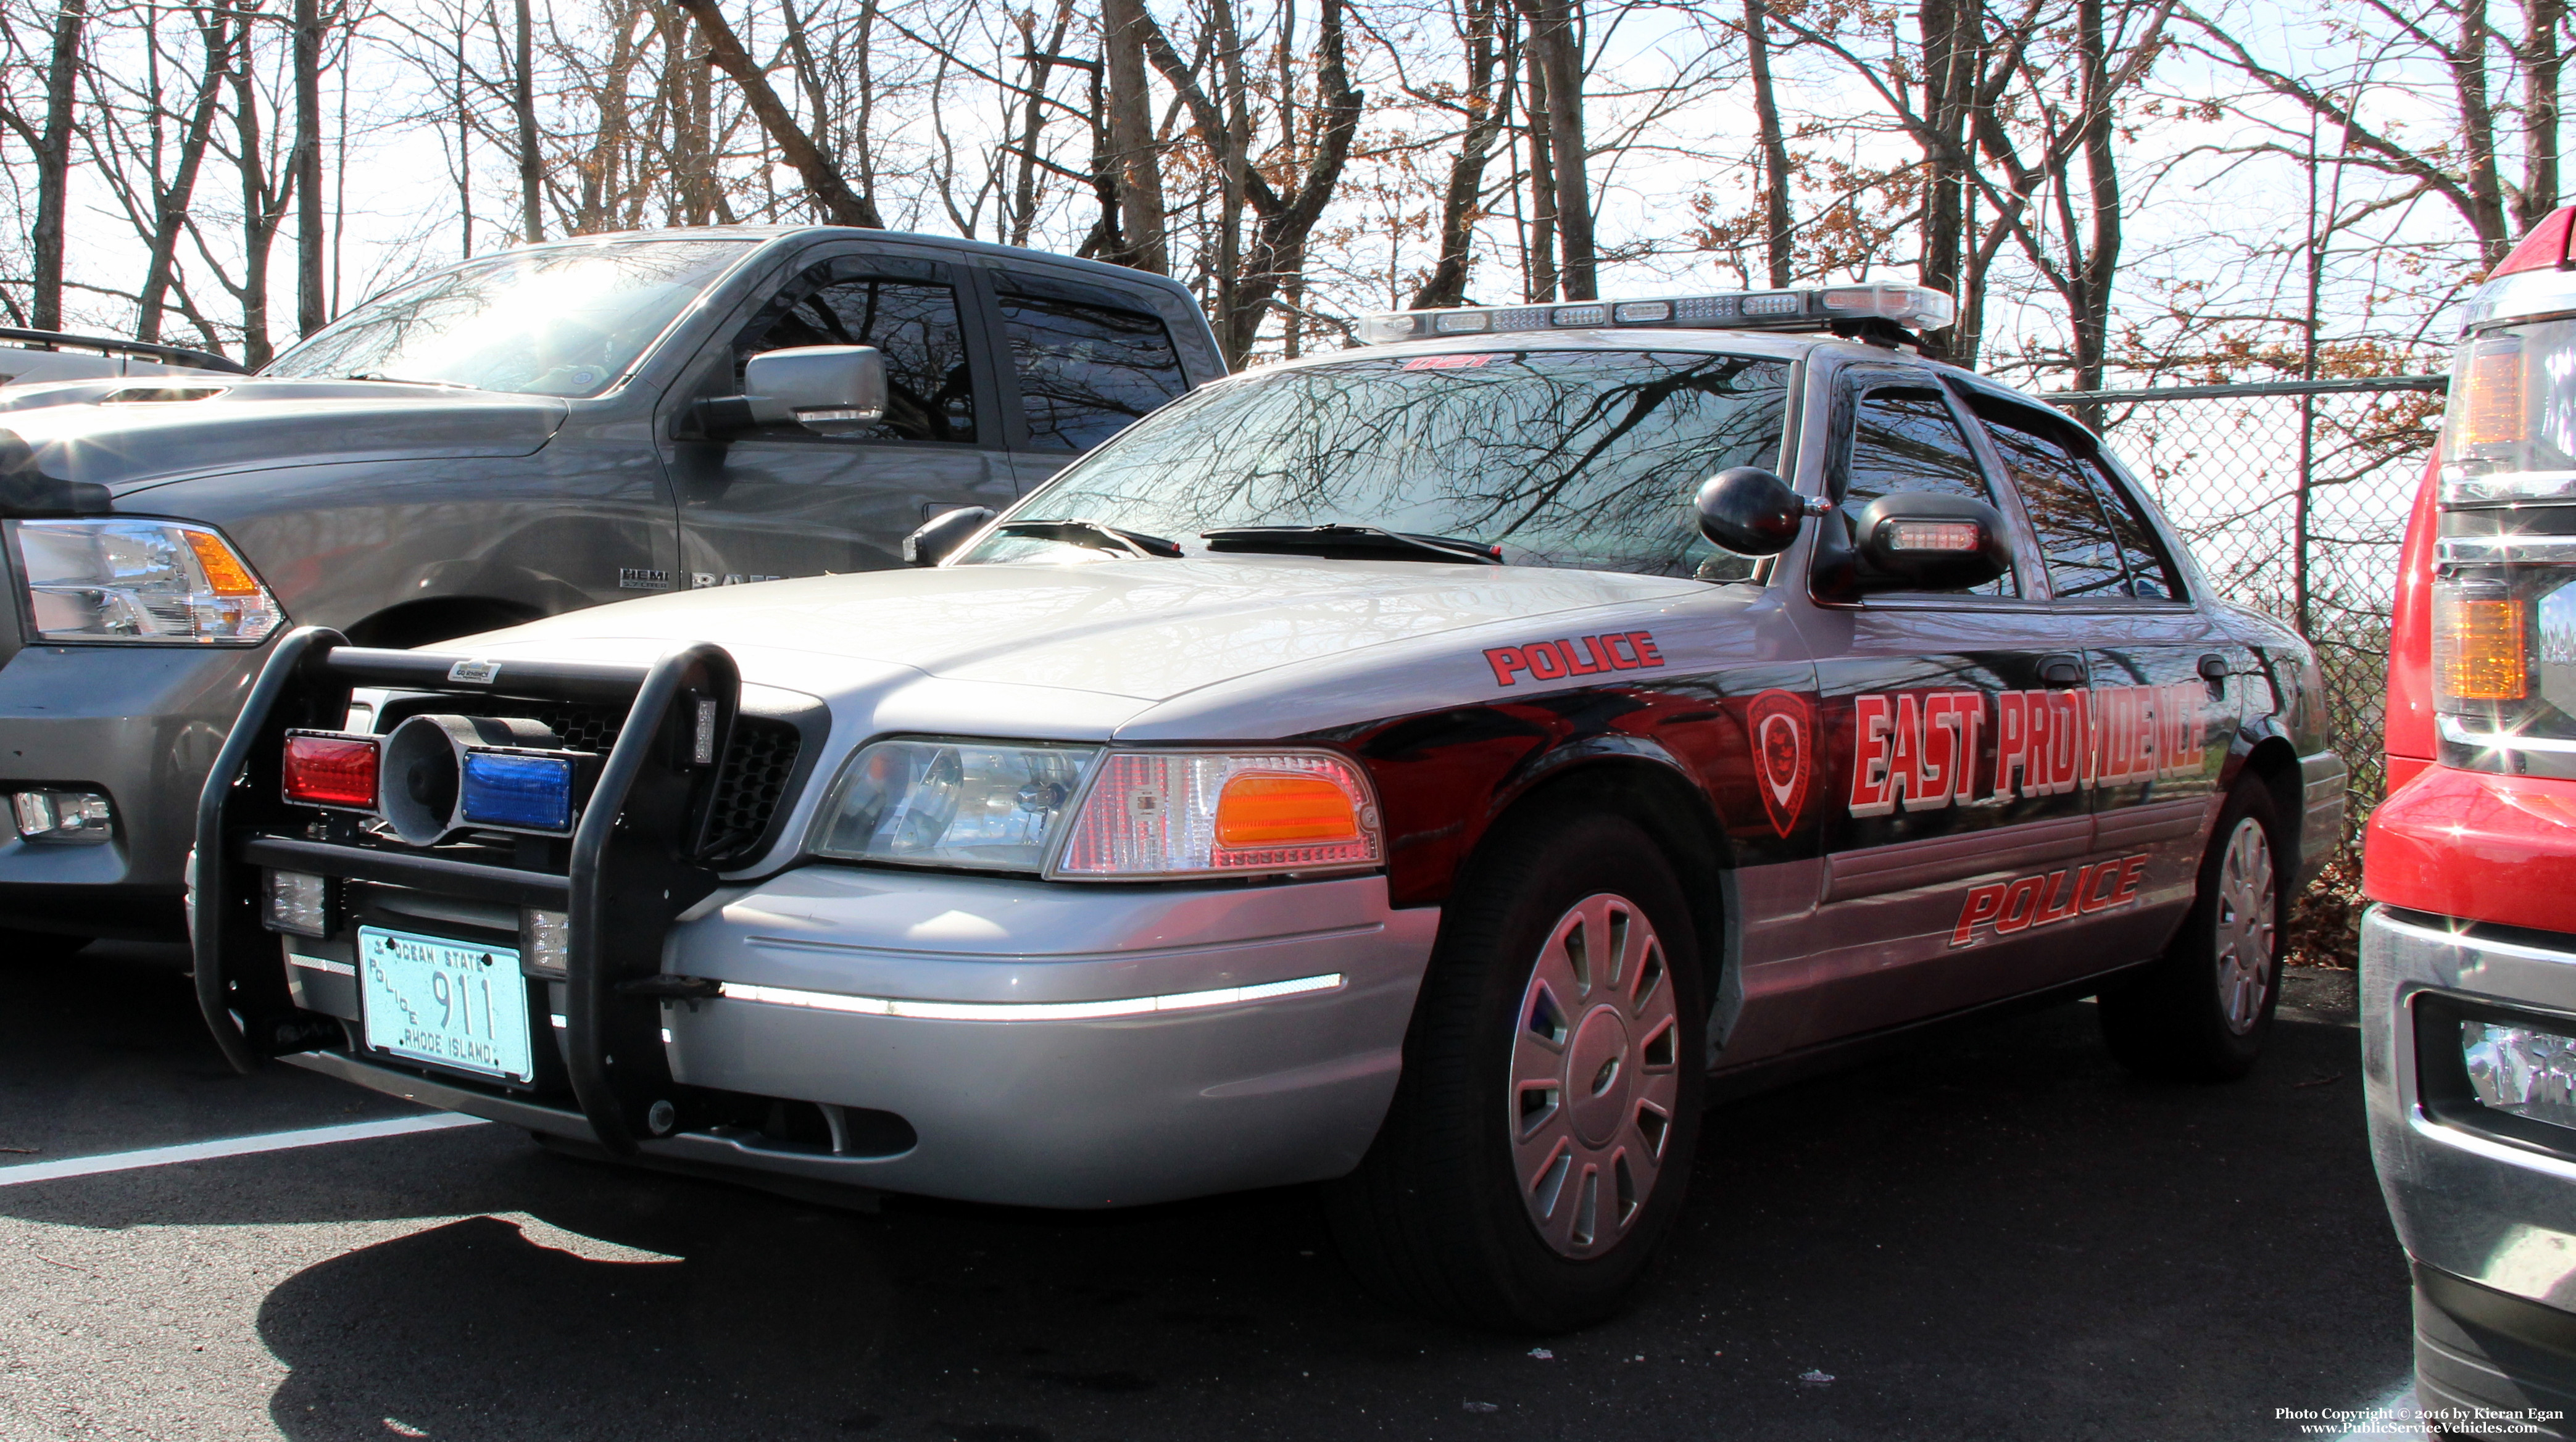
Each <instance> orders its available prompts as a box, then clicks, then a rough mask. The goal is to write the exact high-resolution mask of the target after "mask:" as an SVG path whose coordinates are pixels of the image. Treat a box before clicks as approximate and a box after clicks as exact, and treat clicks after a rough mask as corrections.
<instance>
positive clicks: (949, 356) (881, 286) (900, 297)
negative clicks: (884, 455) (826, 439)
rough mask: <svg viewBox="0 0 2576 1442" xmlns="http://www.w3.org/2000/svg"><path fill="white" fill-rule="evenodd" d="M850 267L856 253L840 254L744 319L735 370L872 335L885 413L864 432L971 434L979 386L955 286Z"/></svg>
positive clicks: (866, 341)
mask: <svg viewBox="0 0 2576 1442" xmlns="http://www.w3.org/2000/svg"><path fill="white" fill-rule="evenodd" d="M852 269H853V267H852V265H851V263H850V262H847V261H836V262H833V263H832V264H831V265H830V266H829V267H826V268H824V269H823V271H822V272H821V273H820V274H812V273H809V274H808V275H807V277H806V278H805V279H803V280H801V281H799V282H798V283H797V284H796V285H794V286H791V287H789V288H788V290H787V291H785V292H784V293H783V294H782V295H781V296H780V298H779V300H778V301H776V302H773V303H772V304H771V305H770V306H769V307H768V308H767V309H764V310H763V311H762V312H761V313H760V314H759V316H757V317H755V318H754V319H753V321H752V323H751V324H750V325H748V326H746V327H744V328H743V332H742V335H741V336H740V337H739V338H738V339H736V340H735V342H734V360H733V364H734V379H735V380H737V381H739V380H741V378H742V368H743V365H744V363H745V362H747V361H749V360H750V359H751V358H752V357H753V356H756V355H759V354H761V353H762V352H764V351H773V350H785V349H787V348H789V347H791V346H804V345H872V346H875V347H876V348H877V349H878V350H879V351H880V352H882V353H883V354H884V355H885V363H886V413H885V419H883V420H881V421H879V422H878V423H877V425H876V428H875V429H874V430H872V431H870V432H868V433H867V435H865V436H863V437H861V438H860V439H863V440H895V441H951V442H957V443H960V444H971V443H972V442H973V441H974V439H975V386H974V381H973V378H972V375H971V373H970V372H969V370H968V368H967V364H966V330H965V327H964V325H963V324H961V323H960V322H959V320H958V318H957V292H956V291H955V290H953V289H951V288H949V287H948V286H944V285H931V284H925V283H923V282H920V281H914V280H889V279H884V278H881V277H877V276H869V275H857V274H852V273H851V271H852ZM817 282H820V283H817ZM796 434H798V435H803V434H805V433H804V432H801V431H799V432H796Z"/></svg>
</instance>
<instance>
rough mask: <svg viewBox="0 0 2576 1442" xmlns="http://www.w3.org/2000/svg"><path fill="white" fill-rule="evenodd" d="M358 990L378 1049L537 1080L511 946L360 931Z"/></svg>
mask: <svg viewBox="0 0 2576 1442" xmlns="http://www.w3.org/2000/svg"><path fill="white" fill-rule="evenodd" d="M358 991H359V995H360V998H361V1001H362V1003H363V1004H362V1005H361V1007H360V1008H359V1010H360V1012H361V1014H362V1015H364V1016H365V1018H366V1034H367V1045H368V1046H369V1047H372V1048H374V1049H375V1050H377V1051H382V1052H389V1053H391V1054H392V1055H395V1056H399V1057H409V1058H411V1059H412V1060H414V1061H425V1062H430V1063H433V1064H435V1065H438V1066H445V1067H454V1068H456V1069H458V1070H459V1071H470V1072H479V1073H481V1074H482V1075H484V1076H497V1077H508V1078H510V1079H512V1080H514V1081H530V1080H533V1079H534V1078H535V1076H536V1070H535V1068H534V1067H533V1066H532V1065H531V1064H530V1062H529V1046H528V983H527V979H526V978H525V977H522V976H521V975H519V952H518V949H517V948H516V947H509V946H483V945H480V944H478V943H475V942H465V941H449V940H446V939H444V938H442V937H436V936H420V935H417V934H415V933H412V932H408V931H384V930H380V929H378V928H376V927H372V926H362V927H359V928H358Z"/></svg>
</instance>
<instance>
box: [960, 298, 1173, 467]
mask: <svg viewBox="0 0 2576 1442" xmlns="http://www.w3.org/2000/svg"><path fill="white" fill-rule="evenodd" d="M990 275H991V279H992V283H993V300H994V304H995V306H996V307H997V309H998V310H999V311H1000V314H1001V319H1002V337H1003V343H1004V345H1006V346H1007V347H1008V348H1009V351H1010V368H1011V378H1012V380H1013V381H1014V382H1015V384H1016V387H1017V389H1018V391H1019V417H1018V424H1019V426H1020V428H1021V434H1020V435H1019V436H1016V437H1014V438H1013V440H1012V447H1013V452H1014V454H1013V466H1014V468H1015V471H1016V474H1017V475H1018V477H1019V483H1020V489H1021V491H1022V492H1024V493H1025V492H1027V491H1029V490H1031V489H1033V488H1035V487H1036V486H1037V484H1038V483H1039V482H1041V481H1044V480H1045V479H1047V478H1048V477H1049V476H1052V475H1054V474H1055V473H1056V472H1057V471H1059V470H1061V469H1063V468H1064V467H1065V465H1066V464H1067V463H1069V462H1071V461H1072V460H1073V459H1074V457H1076V456H1079V455H1081V454H1082V453H1083V452H1085V451H1087V450H1090V449H1091V448H1092V447H1093V446H1096V445H1098V444H1100V443H1101V442H1102V441H1105V440H1107V439H1109V438H1110V437H1111V436H1114V435H1116V434H1118V433H1119V432H1120V431H1123V430H1125V429H1126V428H1127V427H1129V426H1131V425H1133V424H1135V422H1136V421H1137V419H1138V418H1140V417H1142V416H1143V415H1145V414H1146V413H1147V412H1149V411H1152V410H1154V409H1155V408H1157V407H1159V406H1161V405H1162V404H1163V403H1164V402H1166V401H1170V400H1174V399H1177V398H1178V397H1179V396H1180V395H1181V393H1182V392H1184V391H1186V390H1188V389H1189V388H1190V374H1189V371H1190V370H1191V369H1193V368H1192V367H1189V366H1187V365H1186V364H1185V360H1184V357H1183V355H1182V353H1181V348H1180V346H1179V345H1178V344H1176V343H1175V338H1174V335H1173V328H1172V326H1171V325H1170V324H1169V323H1168V321H1167V320H1166V318H1165V317H1164V316H1163V315H1161V314H1160V313H1159V310H1160V308H1159V307H1158V306H1156V305H1155V304H1154V303H1153V301H1152V300H1151V298H1149V297H1147V296H1144V295H1140V294H1136V293H1133V292H1129V291H1125V290H1121V289H1119V288H1116V287H1113V286H1108V285H1103V284H1099V283H1096V282H1093V281H1090V280H1087V279H1078V278H1075V277H1071V276H1058V275H1055V274H1052V273H1049V274H1037V273H1033V272H1029V271H1012V270H994V271H992V272H990ZM1183 335H1184V336H1185V337H1186V336H1187V335H1188V333H1187V332H1186V331H1184V332H1183ZM1191 338H1192V339H1194V337H1191ZM1201 378H1202V379H1210V378H1212V377H1207V376H1202V377H1201ZM1076 519H1078V518H1076Z"/></svg>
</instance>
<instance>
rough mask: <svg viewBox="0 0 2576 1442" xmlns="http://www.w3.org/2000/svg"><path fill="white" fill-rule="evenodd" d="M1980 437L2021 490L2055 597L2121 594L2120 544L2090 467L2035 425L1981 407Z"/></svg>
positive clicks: (2076, 598)
mask: <svg viewBox="0 0 2576 1442" xmlns="http://www.w3.org/2000/svg"><path fill="white" fill-rule="evenodd" d="M1980 409H1981V410H1984V411H1985V416H1984V419H1985V423H1986V435H1987V437H1988V438H1990V439H1991V440H1993V441H1994V443H1995V451H1996V453H1997V454H1999V455H2001V456H2002V457H2003V461H2004V472H2005V474H2007V475H2009V476H2010V477H2011V478H2012V485H2013V489H2014V490H2016V491H2019V492H2020V493H2021V504H2022V509H2023V510H2024V511H2026V512H2028V513H2029V515H2030V526H2031V529H2032V530H2033V531H2035V532H2037V533H2038V535H2039V555H2040V560H2041V561H2042V562H2043V563H2044V564H2045V565H2046V566H2047V567H2048V589H2049V590H2050V591H2051V592H2053V593H2054V594H2055V595H2056V597H2057V599H2059V600H2061V601H2098V600H2101V599H2102V598H2104V597H2106V596H2125V595H2127V594H2128V593H2129V585H2128V575H2127V573H2126V572H2125V571H2123V570H2122V569H2121V565H2120V547H2119V544H2118V543H2117V542H2116V541H2114V540H2113V539H2112V536H2111V524H2110V521H2109V520H2108V519H2107V518H2106V517H2105V516H2104V515H2103V514H2102V504H2101V502H2100V500H2099V499H2098V498H2097V497H2096V496H2095V495H2094V491H2093V468H2092V467H2091V466H2089V465H2086V464H2085V463H2084V462H2083V461H2080V460H2078V459H2076V458H2075V455H2074V453H2073V451H2071V450H2070V449H2069V448H2068V447H2067V446H2066V445H2065V444H2064V443H2063V442H2061V441H2060V440H2058V439H2057V438H2056V437H2054V436H2051V435H2049V434H2047V431H2048V430H2049V429H2053V428H2051V427H2047V426H2046V425H2045V423H2043V422H2035V421H2024V420H2023V419H2021V418H2020V417H2018V416H2014V415H2011V414H2006V413H2002V408H2001V407H1995V408H1986V407H1980Z"/></svg>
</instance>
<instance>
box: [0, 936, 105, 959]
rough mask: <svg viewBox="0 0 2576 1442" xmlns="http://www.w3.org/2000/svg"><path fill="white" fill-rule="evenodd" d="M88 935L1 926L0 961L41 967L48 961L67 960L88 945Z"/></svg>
mask: <svg viewBox="0 0 2576 1442" xmlns="http://www.w3.org/2000/svg"><path fill="white" fill-rule="evenodd" d="M89 941H90V939H89V938H88V937H86V936H66V935H64V934H62V933H59V932H52V931H19V930H17V929H15V928H13V927H0V964H6V963H18V964H22V965H26V966H41V965H43V964H44V963H46V962H53V961H65V960H68V959H69V958H70V957H71V956H72V954H73V953H74V952H77V951H79V950H80V949H81V948H82V947H84V946H87V945H89Z"/></svg>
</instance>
